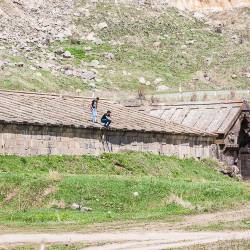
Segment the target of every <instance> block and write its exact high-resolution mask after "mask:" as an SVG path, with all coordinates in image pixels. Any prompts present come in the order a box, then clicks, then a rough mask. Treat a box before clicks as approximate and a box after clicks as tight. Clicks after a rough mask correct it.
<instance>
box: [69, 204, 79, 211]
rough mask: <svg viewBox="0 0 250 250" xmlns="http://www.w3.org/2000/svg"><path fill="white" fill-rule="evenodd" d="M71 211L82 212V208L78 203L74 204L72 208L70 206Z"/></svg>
mask: <svg viewBox="0 0 250 250" xmlns="http://www.w3.org/2000/svg"><path fill="white" fill-rule="evenodd" d="M70 208H71V209H74V210H80V209H81V206H80V205H79V204H77V203H73V204H72V205H71V206H70Z"/></svg>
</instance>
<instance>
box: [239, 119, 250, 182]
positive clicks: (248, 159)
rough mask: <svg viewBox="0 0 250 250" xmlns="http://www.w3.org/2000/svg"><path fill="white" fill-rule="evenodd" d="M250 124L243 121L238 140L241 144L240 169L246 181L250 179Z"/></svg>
mask: <svg viewBox="0 0 250 250" xmlns="http://www.w3.org/2000/svg"><path fill="white" fill-rule="evenodd" d="M249 128H250V123H249V120H248V119H243V121H242V123H241V129H240V134H239V139H238V144H239V167H240V171H241V175H242V177H243V178H244V179H250V136H249Z"/></svg>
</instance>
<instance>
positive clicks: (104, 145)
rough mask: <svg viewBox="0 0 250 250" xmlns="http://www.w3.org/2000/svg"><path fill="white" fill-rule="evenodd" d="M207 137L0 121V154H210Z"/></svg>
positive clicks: (186, 155) (210, 149) (211, 139)
mask: <svg viewBox="0 0 250 250" xmlns="http://www.w3.org/2000/svg"><path fill="white" fill-rule="evenodd" d="M213 140H214V138H211V137H191V136H182V135H167V134H161V133H151V132H136V131H114V130H99V129H78V128H67V127H45V126H35V125H33V126H31V125H15V124H0V154H13V155H23V156H29V155H82V154H91V155H99V154H101V153H103V152H120V151H127V150H133V151H143V152H152V153H156V154H162V155H176V156H179V157H197V158H203V157H213V156H214V151H213Z"/></svg>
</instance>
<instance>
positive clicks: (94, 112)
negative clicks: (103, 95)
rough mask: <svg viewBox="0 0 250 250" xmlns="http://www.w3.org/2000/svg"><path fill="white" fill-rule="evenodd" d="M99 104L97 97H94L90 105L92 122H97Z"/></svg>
mask: <svg viewBox="0 0 250 250" xmlns="http://www.w3.org/2000/svg"><path fill="white" fill-rule="evenodd" d="M98 102H99V97H96V98H95V99H94V100H93V101H92V103H91V119H92V122H95V123H96V122H97V105H98Z"/></svg>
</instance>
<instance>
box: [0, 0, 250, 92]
mask: <svg viewBox="0 0 250 250" xmlns="http://www.w3.org/2000/svg"><path fill="white" fill-rule="evenodd" d="M87 2H88V1H87V0H78V1H76V6H75V10H76V12H77V11H78V9H81V8H83V7H84V6H85V4H86V3H87ZM88 9H89V11H90V16H84V15H83V14H82V15H81V16H80V17H74V21H75V24H76V26H77V29H78V30H79V33H80V34H83V33H89V32H91V31H94V32H95V33H96V35H97V36H99V37H100V38H102V40H103V41H104V44H103V45H101V46H96V45H93V44H92V43H91V42H87V41H83V40H82V42H81V44H78V45H75V44H71V43H70V42H69V41H63V42H62V43H61V44H58V43H53V44H51V45H50V48H49V49H48V50H49V51H51V53H53V51H55V50H56V49H57V48H58V47H63V48H65V49H66V50H67V49H68V50H70V51H71V52H72V53H73V54H74V55H75V59H70V60H68V59H66V60H61V61H60V64H71V65H73V66H74V67H79V68H88V69H89V70H91V69H92V68H91V67H88V66H84V67H83V66H81V65H80V61H81V60H83V61H84V62H90V61H91V60H93V59H97V60H99V61H100V63H101V64H102V65H105V66H106V68H103V69H98V78H99V80H98V82H96V83H95V84H96V87H97V88H98V89H102V90H111V91H112V90H117V89H118V90H123V91H132V92H134V93H136V92H137V91H138V89H139V88H140V84H139V82H138V78H139V77H141V76H144V77H145V78H146V80H148V81H150V82H151V86H147V87H145V90H144V91H145V92H147V91H148V92H151V93H153V92H154V91H155V85H154V84H153V82H154V80H155V79H157V78H162V79H163V82H162V83H161V85H167V86H169V87H170V88H171V91H175V90H177V89H178V87H179V85H180V84H181V85H182V89H184V90H196V89H225V88H227V89H228V88H231V89H236V88H247V86H248V85H249V84H250V82H249V78H246V77H245V76H244V74H243V73H246V72H248V71H249V66H248V65H249V63H247V62H249V57H248V52H249V49H248V48H249V37H246V38H245V39H244V43H243V44H240V45H236V44H235V43H234V42H233V40H232V39H231V38H230V36H228V35H227V34H217V33H215V32H214V29H213V28H209V27H208V26H207V25H206V24H204V23H202V22H200V21H197V20H196V19H194V18H191V17H189V16H188V15H185V16H183V15H182V14H180V13H179V12H178V11H176V10H174V9H167V10H165V11H154V10H151V9H147V8H144V7H141V8H135V7H131V6H129V7H128V6H125V5H120V6H119V8H117V7H116V6H115V5H112V4H108V3H98V4H96V5H95V4H91V5H89V6H88ZM107 13H108V14H107ZM104 21H105V22H107V24H108V28H106V29H103V30H101V31H100V30H99V31H98V30H96V29H95V25H96V24H98V23H100V22H104ZM246 21H247V20H246ZM112 40H115V41H120V42H122V44H120V45H119V44H117V45H111V44H110V41H112ZM157 41H160V45H159V47H158V48H156V47H154V43H155V42H157ZM188 41H194V43H193V44H190V45H186V43H187V42H188ZM185 45H186V47H183V46H185ZM84 47H91V48H92V50H91V51H90V52H87V53H85V51H84ZM104 52H112V53H113V54H114V55H115V59H114V60H109V59H106V58H105V57H104V56H103V53H104ZM32 53H33V55H31V57H35V56H37V55H39V53H40V52H39V50H37V49H36V50H35V51H33V52H31V54H32ZM6 57H7V59H11V61H13V62H15V61H24V62H25V63H26V66H25V68H24V69H20V68H13V67H9V68H7V69H6V70H4V71H3V72H2V73H1V75H0V88H7V89H19V90H21V89H25V90H36V91H38V90H42V91H55V92H60V91H70V92H74V91H76V90H77V89H78V90H81V91H86V90H90V89H91V87H90V85H89V84H90V83H91V82H90V81H87V80H82V79H79V78H75V77H67V76H65V75H63V74H59V76H55V75H53V74H52V73H51V72H50V71H49V70H47V71H44V70H40V71H39V70H38V72H36V73H34V71H32V70H31V69H30V64H31V62H30V60H27V59H25V58H24V57H22V56H19V57H18V58H16V57H12V56H11V54H9V55H8V54H7V53H6V51H5V52H4V53H3V54H2V55H0V59H3V58H6ZM207 59H209V60H211V63H210V64H208V63H207ZM124 72H125V73H124ZM205 72H207V74H208V75H209V76H210V77H211V79H212V80H211V81H210V82H207V81H206V80H204V78H203V75H204V73H205ZM232 74H237V75H238V77H237V78H236V79H232V78H231V75H232ZM193 78H197V79H198V80H193Z"/></svg>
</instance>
